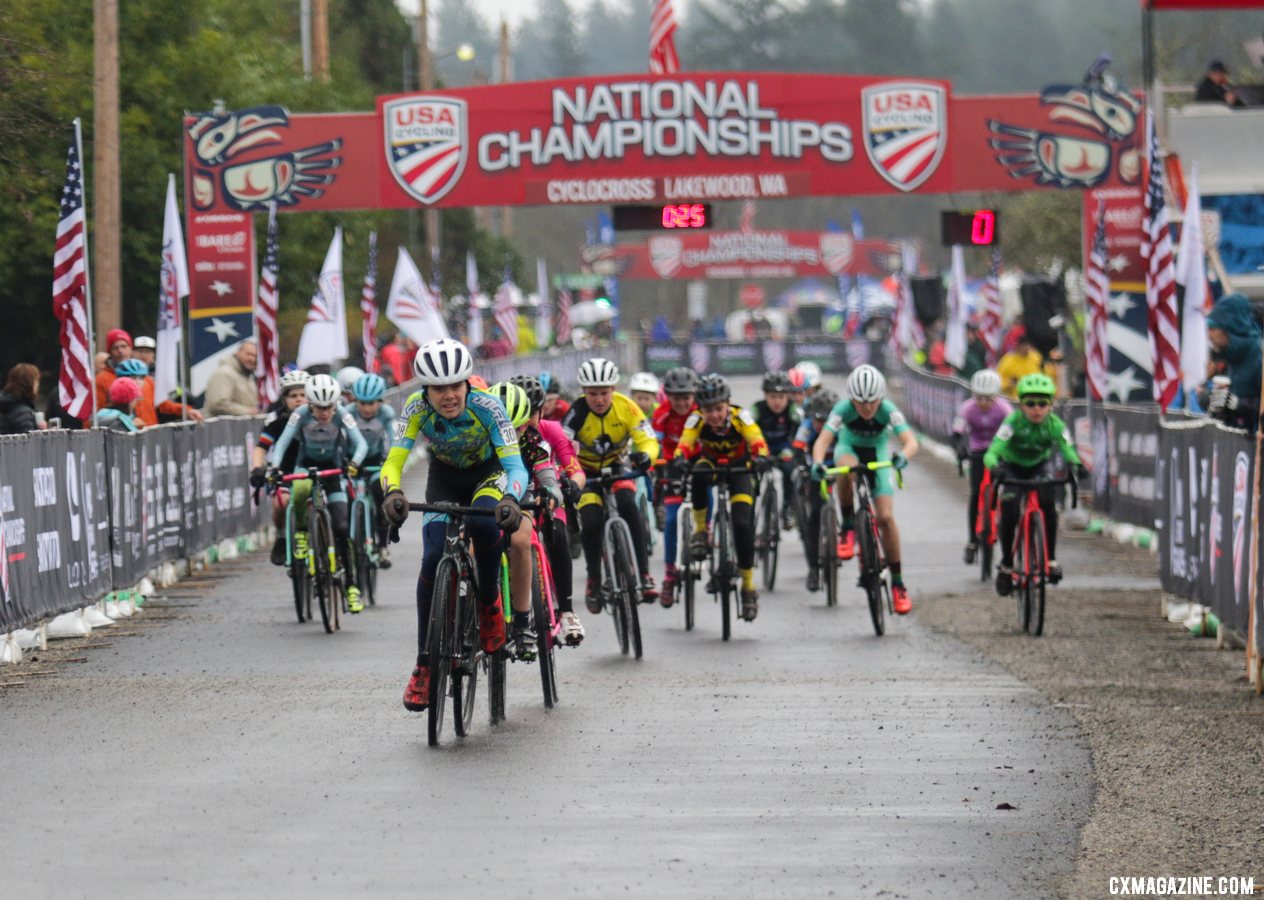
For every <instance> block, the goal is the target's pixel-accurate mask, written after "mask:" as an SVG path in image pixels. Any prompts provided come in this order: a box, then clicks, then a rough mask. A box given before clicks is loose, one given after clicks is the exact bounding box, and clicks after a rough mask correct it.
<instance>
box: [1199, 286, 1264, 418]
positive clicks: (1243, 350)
mask: <svg viewBox="0 0 1264 900" xmlns="http://www.w3.org/2000/svg"><path fill="white" fill-rule="evenodd" d="M1207 340H1208V341H1209V342H1210V344H1211V361H1210V363H1209V364H1208V375H1209V376H1210V377H1211V379H1212V388H1211V390H1210V392H1209V393H1208V395H1207V397H1206V399H1205V401H1204V404H1203V405H1204V406H1205V407H1206V409H1207V414H1208V415H1210V416H1211V417H1212V418H1215V419H1219V420H1220V421H1222V422H1224V423H1225V424H1227V425H1232V426H1233V427H1235V428H1245V429H1246V430H1247V431H1255V429H1256V426H1257V425H1258V422H1259V403H1260V356H1261V351H1260V326H1259V325H1258V324H1257V323H1256V321H1255V318H1254V317H1253V316H1252V315H1251V304H1250V302H1248V301H1247V299H1246V298H1245V297H1243V296H1242V295H1241V294H1227V295H1225V296H1224V297H1221V298H1220V300H1218V301H1217V302H1216V305H1215V306H1214V307H1212V310H1211V312H1210V313H1209V314H1208V316H1207Z"/></svg>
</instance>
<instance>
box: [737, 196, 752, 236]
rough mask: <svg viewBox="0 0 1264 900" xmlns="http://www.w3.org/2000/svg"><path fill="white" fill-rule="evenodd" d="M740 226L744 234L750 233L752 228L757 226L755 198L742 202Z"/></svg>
mask: <svg viewBox="0 0 1264 900" xmlns="http://www.w3.org/2000/svg"><path fill="white" fill-rule="evenodd" d="M740 227H741V231H742V234H750V233H751V230H752V229H753V228H754V227H755V201H754V200H746V201H745V202H743V203H742V221H741V226H740Z"/></svg>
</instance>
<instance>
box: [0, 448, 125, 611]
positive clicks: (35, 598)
mask: <svg viewBox="0 0 1264 900" xmlns="http://www.w3.org/2000/svg"><path fill="white" fill-rule="evenodd" d="M109 527H110V526H109V505H108V502H107V492H106V465H105V448H104V444H103V442H102V440H101V438H100V436H99V435H97V434H92V433H89V432H70V431H52V432H47V433H43V434H32V435H22V436H18V437H9V438H4V439H3V440H2V441H0V594H2V595H3V598H2V601H0V631H11V630H13V629H14V628H17V627H20V626H22V625H25V624H28V623H30V622H33V621H35V620H37V619H41V618H46V617H49V616H54V615H58V614H60V613H63V612H67V611H68V610H71V609H75V608H77V607H80V606H84V605H86V604H87V603H90V602H92V601H94V600H96V599H97V598H98V597H99V596H100V595H101V594H103V593H105V592H106V591H108V590H109V589H110V535H109Z"/></svg>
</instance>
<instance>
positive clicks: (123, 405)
mask: <svg viewBox="0 0 1264 900" xmlns="http://www.w3.org/2000/svg"><path fill="white" fill-rule="evenodd" d="M106 399H107V400H108V401H109V405H108V406H106V407H105V408H103V409H100V410H97V418H96V424H97V427H98V428H107V429H109V430H110V431H124V432H127V433H129V434H130V433H132V432H135V431H138V430H139V428H137V425H136V421H135V419H133V418H132V415H133V413H135V411H136V403H137V401H139V400H140V385H138V384H137V383H136V381H135V380H134V379H131V378H117V379H115V380H114V383H113V384H111V385H110V392H109V394H107V395H106Z"/></svg>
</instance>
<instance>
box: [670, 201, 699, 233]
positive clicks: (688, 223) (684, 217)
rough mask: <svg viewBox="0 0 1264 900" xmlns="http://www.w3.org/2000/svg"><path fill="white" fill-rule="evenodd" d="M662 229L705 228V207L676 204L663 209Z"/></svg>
mask: <svg viewBox="0 0 1264 900" xmlns="http://www.w3.org/2000/svg"><path fill="white" fill-rule="evenodd" d="M663 227H664V228H706V227H707V207H706V204H704V203H677V204H673V205H672V206H664V207H663Z"/></svg>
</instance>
